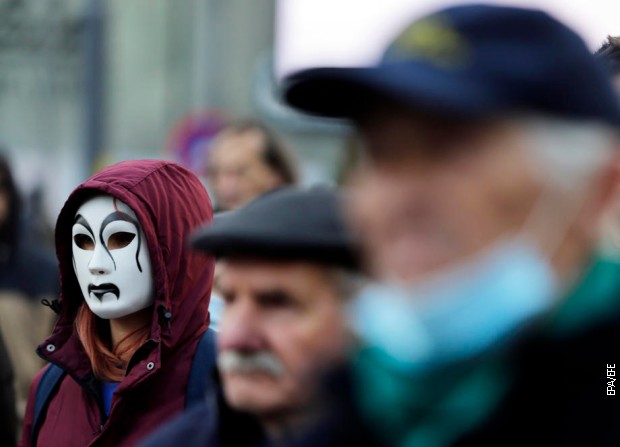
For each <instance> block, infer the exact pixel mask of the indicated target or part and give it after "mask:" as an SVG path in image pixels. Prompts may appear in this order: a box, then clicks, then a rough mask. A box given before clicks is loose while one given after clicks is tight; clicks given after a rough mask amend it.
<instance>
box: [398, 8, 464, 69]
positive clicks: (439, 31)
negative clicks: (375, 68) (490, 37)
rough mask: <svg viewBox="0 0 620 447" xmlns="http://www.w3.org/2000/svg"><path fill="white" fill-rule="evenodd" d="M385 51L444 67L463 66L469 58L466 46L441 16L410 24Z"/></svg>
mask: <svg viewBox="0 0 620 447" xmlns="http://www.w3.org/2000/svg"><path fill="white" fill-rule="evenodd" d="M388 52H389V53H395V55H399V56H401V57H402V55H405V56H408V57H416V58H420V59H424V60H427V61H429V62H431V63H433V64H435V65H438V66H441V67H445V68H457V67H462V66H463V65H465V64H466V63H467V62H468V61H469V60H470V49H469V45H468V44H467V42H466V41H465V40H464V39H463V38H462V37H461V36H460V35H459V34H458V32H457V31H456V30H454V29H453V28H452V27H451V26H450V24H449V23H448V22H447V20H445V19H444V18H443V17H442V16H440V15H434V16H431V17H428V18H425V19H422V20H419V21H417V22H414V23H412V24H411V25H410V26H409V27H408V28H407V29H406V30H405V31H403V32H402V33H401V34H400V35H399V36H398V38H397V39H396V40H395V41H394V43H393V44H392V45H391V46H390V49H389V51H388Z"/></svg>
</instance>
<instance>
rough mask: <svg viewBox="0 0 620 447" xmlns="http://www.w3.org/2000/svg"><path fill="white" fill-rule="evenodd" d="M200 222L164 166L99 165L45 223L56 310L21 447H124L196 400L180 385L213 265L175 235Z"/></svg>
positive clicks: (188, 189)
mask: <svg viewBox="0 0 620 447" xmlns="http://www.w3.org/2000/svg"><path fill="white" fill-rule="evenodd" d="M211 218H212V210H211V202H210V200H209V197H208V195H207V192H206V190H205V188H204V186H203V185H202V184H201V183H200V181H199V180H198V178H197V177H196V176H195V175H194V174H192V173H191V172H190V171H188V170H187V169H185V168H182V167H181V166H178V165H176V164H174V163H170V162H165V161H158V160H138V161H128V162H122V163H118V164H115V165H112V166H109V167H107V168H105V169H103V170H102V171H100V172H99V173H97V174H95V175H94V176H92V177H91V178H90V179H88V180H87V181H86V182H84V183H83V184H81V185H80V186H78V187H77V188H76V189H75V190H74V191H73V192H72V193H71V195H70V196H69V198H68V199H67V201H66V203H65V205H64V207H63V209H62V210H61V212H60V214H59V216H58V220H57V224H56V251H57V255H58V261H59V266H60V275H61V298H60V303H59V304H58V303H56V304H55V305H54V308H56V309H59V310H60V315H59V319H58V323H57V324H56V327H55V329H54V331H53V333H52V335H51V336H49V337H48V338H47V339H46V340H45V341H44V342H43V343H41V344H40V345H39V347H38V350H37V353H38V354H39V355H40V356H41V357H43V358H44V359H45V360H47V361H48V362H50V365H48V366H47V367H46V368H44V369H43V370H41V372H40V373H39V374H38V375H37V377H36V378H35V380H34V382H33V385H32V387H31V391H30V395H29V397H28V405H27V408H26V417H25V419H24V424H23V430H22V438H21V443H20V445H21V446H24V447H26V446H30V445H37V446H59V447H60V446H62V447H84V446H86V445H89V446H115V447H122V446H133V445H135V444H136V442H138V440H139V439H141V438H142V437H143V436H144V435H146V434H147V433H149V432H150V431H152V430H153V429H154V428H155V427H156V426H158V425H159V424H160V423H161V422H162V421H164V420H165V419H167V418H170V417H173V416H174V415H175V414H176V413H179V412H181V411H182V410H183V409H184V408H186V407H188V402H189V401H190V399H194V398H196V397H198V400H202V399H203V398H204V394H203V395H201V396H194V395H193V392H194V391H193V390H194V389H193V388H190V386H189V385H191V384H192V382H191V377H192V373H193V371H194V363H193V358H194V357H195V356H198V355H199V354H200V353H201V352H200V350H199V349H200V348H201V346H202V344H201V341H202V339H203V338H202V337H204V334H206V333H208V332H206V331H207V328H208V324H209V315H208V311H207V308H208V305H209V294H210V291H211V283H212V278H213V264H214V261H213V259H212V258H209V257H207V256H204V255H201V254H198V253H195V252H192V251H190V248H189V246H188V244H187V243H186V242H187V241H186V240H187V238H188V237H189V235H190V233H191V232H192V231H193V230H194V229H195V228H197V227H198V226H199V225H202V224H204V223H205V222H210V221H211ZM212 352H213V361H215V358H214V356H215V350H214V349H213V351H212ZM204 377H205V379H204V380H206V374H205V375H204ZM51 378H52V379H51ZM41 409H42V410H41Z"/></svg>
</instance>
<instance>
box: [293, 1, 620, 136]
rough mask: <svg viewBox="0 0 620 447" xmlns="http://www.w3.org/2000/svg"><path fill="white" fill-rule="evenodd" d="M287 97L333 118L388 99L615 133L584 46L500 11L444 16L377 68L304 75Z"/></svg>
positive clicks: (432, 18)
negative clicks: (555, 120) (544, 118)
mask: <svg viewBox="0 0 620 447" xmlns="http://www.w3.org/2000/svg"><path fill="white" fill-rule="evenodd" d="M283 94H284V100H285V101H286V102H287V103H288V104H289V105H291V106H293V107H295V108H297V109H300V110H303V111H305V112H307V113H310V114H314V115H320V116H326V117H335V118H354V117H356V116H357V115H358V114H360V113H361V112H363V111H364V110H366V109H367V107H369V104H373V103H374V101H385V100H389V101H395V102H398V103H401V104H403V105H404V106H406V107H408V108H410V109H412V110H419V111H421V112H425V113H431V114H438V115H442V116H452V117H455V118H463V119H467V118H472V119H475V118H484V117H489V116H495V115H498V114H513V113H520V112H536V113H540V114H546V115H552V116H557V117H563V118H566V119H576V120H591V121H598V122H602V123H606V124H609V125H611V126H615V127H620V105H619V102H618V97H617V96H616V92H615V91H614V88H613V85H612V83H611V79H610V76H609V73H608V71H607V70H606V69H605V68H604V66H603V64H602V63H601V62H600V61H597V60H596V59H595V58H594V57H593V55H592V54H591V52H590V51H589V50H588V48H587V47H586V45H585V43H584V42H583V40H582V39H581V38H580V37H579V36H578V35H577V34H576V33H575V32H573V31H572V30H571V29H569V28H568V27H566V26H565V25H563V24H562V23H560V22H559V21H557V20H556V19H554V18H553V17H551V16H549V15H548V14H547V13H545V12H542V11H539V10H532V9H523V8H515V7H505V6H491V5H462V6H456V7H451V8H447V9H443V10H440V11H439V12H437V13H434V14H432V15H429V16H426V17H424V18H422V19H420V20H416V21H414V22H413V23H411V24H410V25H409V26H408V27H406V29H405V30H404V31H402V32H401V33H400V34H399V35H398V37H397V38H396V39H395V40H394V41H393V42H392V44H390V45H389V47H388V48H387V50H386V51H385V53H384V55H383V58H382V59H381V61H380V62H379V63H378V64H377V65H375V66H372V67H364V68H315V69H309V70H304V71H301V72H298V73H296V74H293V75H292V76H290V77H288V78H287V79H285V81H284V85H283Z"/></svg>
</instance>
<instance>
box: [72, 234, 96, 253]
mask: <svg viewBox="0 0 620 447" xmlns="http://www.w3.org/2000/svg"><path fill="white" fill-rule="evenodd" d="M73 242H75V245H77V246H78V247H79V248H81V249H82V250H94V249H95V242H94V241H93V240H92V239H91V238H90V236H87V235H85V234H76V235H75V236H73Z"/></svg>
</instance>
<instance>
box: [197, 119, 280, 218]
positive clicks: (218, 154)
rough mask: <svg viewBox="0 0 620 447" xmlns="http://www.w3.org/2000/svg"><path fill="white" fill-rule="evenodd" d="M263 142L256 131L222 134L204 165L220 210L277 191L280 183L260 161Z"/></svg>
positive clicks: (240, 204) (226, 132) (225, 132)
mask: <svg viewBox="0 0 620 447" xmlns="http://www.w3.org/2000/svg"><path fill="white" fill-rule="evenodd" d="M263 145H264V138H263V136H262V134H261V133H260V132H259V131H254V130H248V131H245V132H233V131H224V132H223V133H222V134H221V135H220V136H219V137H218V139H217V140H216V142H215V145H214V147H213V150H212V152H211V156H210V158H209V160H208V163H207V173H208V181H209V186H210V188H211V190H212V191H213V193H214V195H215V200H216V202H217V204H218V206H219V207H220V208H221V209H222V210H230V209H234V208H239V207H240V206H243V205H245V204H246V203H247V202H249V201H250V200H252V199H253V198H255V197H257V196H259V195H261V194H263V193H265V192H267V191H269V190H271V189H273V188H275V187H277V186H278V185H279V183H280V179H279V177H278V175H277V174H275V173H274V172H273V171H272V170H271V169H270V168H269V166H267V165H266V164H265V162H264V161H263V156H262V151H263Z"/></svg>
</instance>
